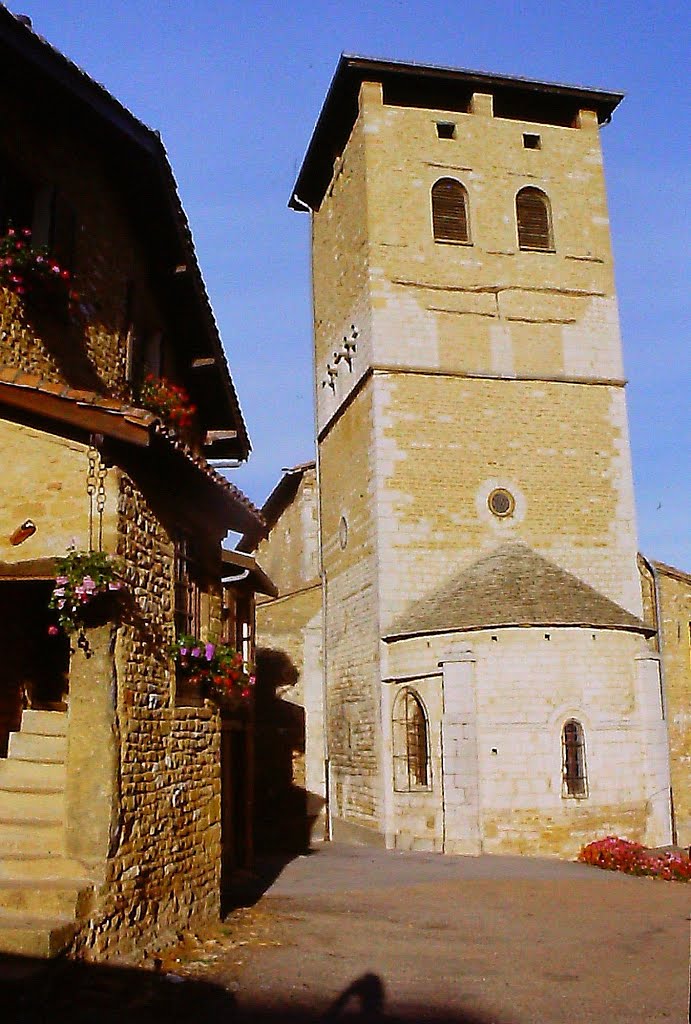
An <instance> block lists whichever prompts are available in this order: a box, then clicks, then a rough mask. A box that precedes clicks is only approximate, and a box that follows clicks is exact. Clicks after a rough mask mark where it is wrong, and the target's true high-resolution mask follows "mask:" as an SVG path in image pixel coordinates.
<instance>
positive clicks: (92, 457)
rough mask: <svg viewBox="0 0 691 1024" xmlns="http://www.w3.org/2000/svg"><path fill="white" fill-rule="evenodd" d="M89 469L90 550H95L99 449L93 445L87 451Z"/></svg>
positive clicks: (87, 484) (87, 475)
mask: <svg viewBox="0 0 691 1024" xmlns="http://www.w3.org/2000/svg"><path fill="white" fill-rule="evenodd" d="M86 457H87V460H88V464H89V465H88V469H87V473H86V493H87V494H88V495H89V551H93V550H94V495H95V494H96V488H97V480H96V466H97V463H98V462H99V457H98V451H97V450H96V449H95V448H94V447H93V446H91V447H90V448H89V450H88V452H87V456H86Z"/></svg>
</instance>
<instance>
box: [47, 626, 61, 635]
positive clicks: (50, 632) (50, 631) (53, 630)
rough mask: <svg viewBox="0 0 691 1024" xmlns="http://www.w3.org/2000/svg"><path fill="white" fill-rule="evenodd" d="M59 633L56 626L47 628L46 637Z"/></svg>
mask: <svg viewBox="0 0 691 1024" xmlns="http://www.w3.org/2000/svg"><path fill="white" fill-rule="evenodd" d="M59 632H60V630H59V629H58V627H57V626H48V636H57V635H58V633H59Z"/></svg>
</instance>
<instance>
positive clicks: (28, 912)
mask: <svg viewBox="0 0 691 1024" xmlns="http://www.w3.org/2000/svg"><path fill="white" fill-rule="evenodd" d="M66 754H67V713H66V712H59V711H34V710H29V711H25V712H24V713H23V715H22V724H21V729H20V731H19V732H14V733H12V734H11V736H10V744H9V753H8V756H7V758H0V953H15V954H23V955H25V956H35V957H52V956H56V955H57V954H58V953H59V952H61V950H63V949H64V948H65V947H66V946H67V945H68V944H69V942H70V940H71V938H72V936H73V934H74V932H75V930H76V926H77V919H78V917H79V916H81V914H82V913H83V912H84V910H85V909H86V906H87V905H88V900H89V894H90V892H91V890H92V883H91V881H90V880H89V879H88V878H86V877H85V871H84V868H83V867H82V865H81V864H80V863H79V862H78V861H76V860H74V859H71V858H70V857H68V856H67V854H66V847H65V828H64V820H65V774H66V773H65V759H66Z"/></svg>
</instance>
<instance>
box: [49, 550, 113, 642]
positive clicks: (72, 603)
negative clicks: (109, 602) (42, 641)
mask: <svg viewBox="0 0 691 1024" xmlns="http://www.w3.org/2000/svg"><path fill="white" fill-rule="evenodd" d="M56 564H57V575H56V578H55V586H54V588H53V593H52V594H51V597H50V600H49V602H48V606H49V607H50V608H54V609H55V611H56V612H57V625H51V626H49V627H48V633H49V635H51V636H57V634H58V633H59V632H60V630H62V631H63V632H64V633H66V634H67V635H68V636H69V635H70V634H72V633H76V632H79V636H80V640H81V638H82V635H83V630H84V625H85V619H86V618H87V617H88V616H89V614H90V613H93V605H94V602H95V601H96V600H97V599H100V598H102V597H103V596H104V595H106V594H109V593H112V592H114V591H119V590H121V589H122V583H121V582H120V580H119V579H118V564H117V561H116V560H115V559H113V558H111V557H110V555H107V554H105V552H103V551H77V550H76V549H75V548H70V550H69V551H68V553H67V554H66V555H65V556H64V557H63V558H58V559H56Z"/></svg>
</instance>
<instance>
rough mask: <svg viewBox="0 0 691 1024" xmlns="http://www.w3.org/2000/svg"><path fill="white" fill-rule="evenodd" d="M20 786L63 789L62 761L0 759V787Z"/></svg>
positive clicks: (63, 773) (63, 770)
mask: <svg viewBox="0 0 691 1024" xmlns="http://www.w3.org/2000/svg"><path fill="white" fill-rule="evenodd" d="M22 786H24V787H28V788H32V787H33V786H37V787H40V788H44V787H45V788H48V789H57V790H64V788H65V764H64V762H63V761H52V762H43V761H20V760H17V759H13V760H10V759H9V758H2V759H0V787H2V788H3V789H4V788H8V789H12V788H16V787H19V788H21V787H22Z"/></svg>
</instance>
